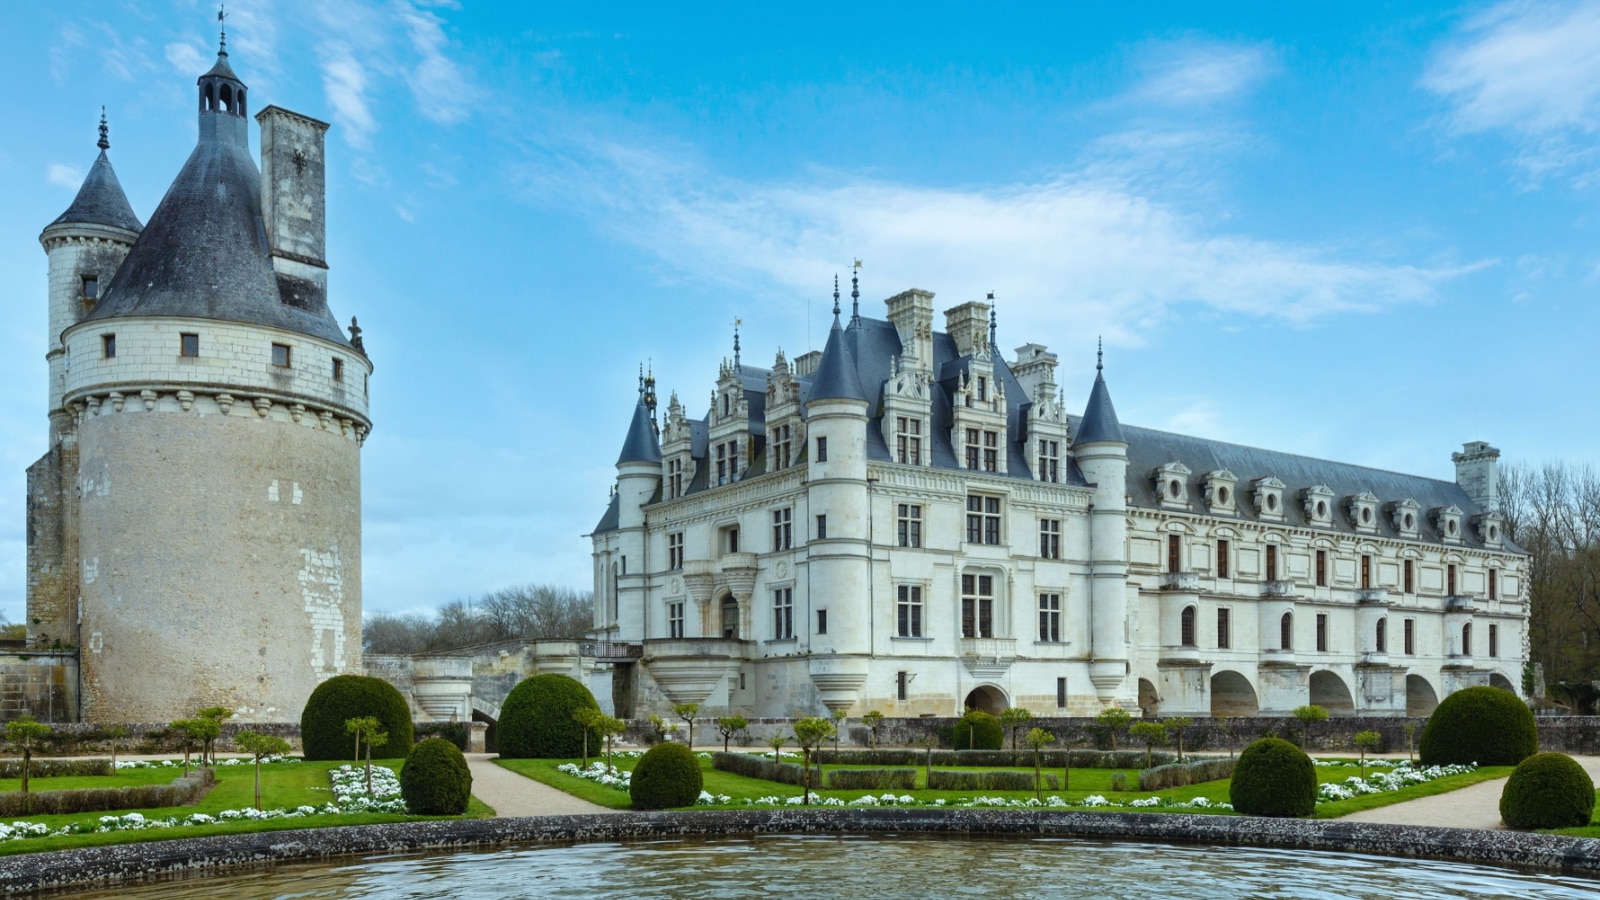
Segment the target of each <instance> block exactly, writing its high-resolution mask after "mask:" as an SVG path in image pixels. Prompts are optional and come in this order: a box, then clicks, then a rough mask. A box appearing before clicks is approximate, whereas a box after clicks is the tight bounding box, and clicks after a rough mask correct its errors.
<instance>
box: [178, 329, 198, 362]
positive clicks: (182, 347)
mask: <svg viewBox="0 0 1600 900" xmlns="http://www.w3.org/2000/svg"><path fill="white" fill-rule="evenodd" d="M178 355H179V356H189V357H194V356H199V355H200V335H198V334H180V335H178Z"/></svg>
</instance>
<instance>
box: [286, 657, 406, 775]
mask: <svg viewBox="0 0 1600 900" xmlns="http://www.w3.org/2000/svg"><path fill="white" fill-rule="evenodd" d="M361 716H374V717H376V718H377V720H378V721H379V722H380V723H382V724H383V730H384V731H386V732H388V734H389V739H388V740H387V741H385V742H384V743H382V744H379V745H377V746H375V747H374V748H373V753H372V755H373V756H374V757H377V758H379V759H404V758H405V757H406V756H407V754H409V753H410V752H411V744H412V741H413V738H412V734H411V708H410V707H409V706H407V705H406V698H405V697H402V696H401V695H400V692H399V691H397V690H395V687H394V685H392V684H390V683H389V682H387V681H384V680H383V679H382V678H374V677H371V676H368V675H335V676H334V677H332V678H329V679H328V680H327V681H324V682H323V683H321V684H319V685H317V689H316V690H314V691H312V692H311V697H310V699H308V700H307V701H306V708H305V711H304V712H302V713H301V714H300V746H301V749H302V751H303V753H304V756H305V758H306V759H308V760H339V759H351V760H353V759H354V758H355V749H356V745H355V738H354V737H353V736H352V735H351V734H350V733H349V732H347V731H345V728H344V723H345V722H346V721H348V720H350V719H354V718H358V717H361Z"/></svg>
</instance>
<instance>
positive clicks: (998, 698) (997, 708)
mask: <svg viewBox="0 0 1600 900" xmlns="http://www.w3.org/2000/svg"><path fill="white" fill-rule="evenodd" d="M1010 705H1011V701H1010V700H1008V699H1006V692H1005V691H1002V690H1000V689H999V688H997V687H995V686H994V685H992V684H980V685H978V686H977V687H975V688H973V689H972V690H971V692H969V693H968V694H967V699H966V700H965V701H964V702H963V703H962V706H964V707H965V708H966V709H981V710H983V711H984V712H986V713H988V714H989V715H991V716H998V715H1000V713H1002V712H1004V711H1005V709H1006V708H1007V707H1009V706H1010Z"/></svg>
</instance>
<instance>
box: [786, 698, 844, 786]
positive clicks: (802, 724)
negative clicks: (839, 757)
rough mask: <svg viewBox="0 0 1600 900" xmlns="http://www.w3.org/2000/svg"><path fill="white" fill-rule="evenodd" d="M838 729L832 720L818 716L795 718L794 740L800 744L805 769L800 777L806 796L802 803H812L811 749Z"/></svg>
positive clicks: (801, 762) (801, 761) (802, 765)
mask: <svg viewBox="0 0 1600 900" xmlns="http://www.w3.org/2000/svg"><path fill="white" fill-rule="evenodd" d="M838 731H839V729H837V728H835V727H834V725H833V723H832V722H830V721H828V720H827V719H824V718H821V717H818V716H804V717H802V718H799V719H795V720H794V740H795V743H797V744H799V745H800V765H801V767H802V769H803V771H804V775H803V777H802V778H801V779H800V780H801V781H802V782H804V785H805V786H804V787H803V788H802V790H803V791H804V796H803V799H802V800H801V801H800V802H801V803H804V804H806V805H808V806H809V805H810V803H811V751H812V750H814V749H816V747H817V745H818V744H821V743H822V742H823V741H825V740H827V739H828V738H830V737H832V736H833V735H835V734H837V733H838Z"/></svg>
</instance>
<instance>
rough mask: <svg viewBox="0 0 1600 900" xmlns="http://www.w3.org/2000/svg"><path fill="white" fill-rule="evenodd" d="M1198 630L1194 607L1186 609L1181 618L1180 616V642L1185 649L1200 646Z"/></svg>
mask: <svg viewBox="0 0 1600 900" xmlns="http://www.w3.org/2000/svg"><path fill="white" fill-rule="evenodd" d="M1197 630H1198V627H1197V624H1196V622H1195V610H1194V607H1192V606H1186V607H1184V609H1183V612H1182V613H1180V614H1179V616H1178V640H1179V642H1180V643H1181V644H1182V645H1183V646H1185V647H1197V646H1199V642H1198V636H1197V635H1196V634H1195V631H1197Z"/></svg>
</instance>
